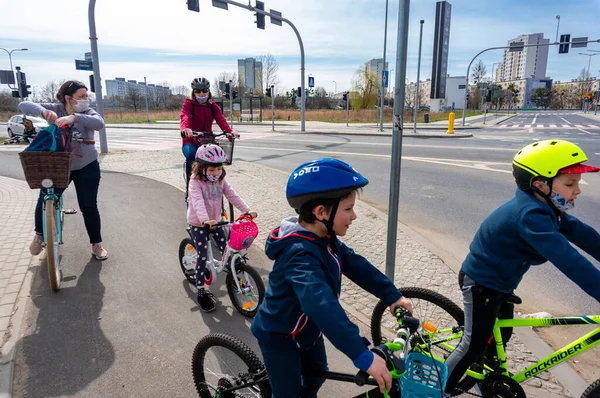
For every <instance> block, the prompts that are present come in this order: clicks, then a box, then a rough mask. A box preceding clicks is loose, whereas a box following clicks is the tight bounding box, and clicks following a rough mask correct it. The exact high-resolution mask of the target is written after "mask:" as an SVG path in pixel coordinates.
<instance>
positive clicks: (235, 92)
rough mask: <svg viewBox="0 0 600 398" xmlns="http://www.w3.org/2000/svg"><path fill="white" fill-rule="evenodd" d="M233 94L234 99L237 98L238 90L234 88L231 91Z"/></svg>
mask: <svg viewBox="0 0 600 398" xmlns="http://www.w3.org/2000/svg"><path fill="white" fill-rule="evenodd" d="M231 95H233V99H236V98H237V97H238V92H237V91H235V90H233V91H232V92H231Z"/></svg>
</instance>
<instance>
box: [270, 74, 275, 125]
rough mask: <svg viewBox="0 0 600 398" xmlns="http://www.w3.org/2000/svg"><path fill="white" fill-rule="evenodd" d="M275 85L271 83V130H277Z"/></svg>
mask: <svg viewBox="0 0 600 398" xmlns="http://www.w3.org/2000/svg"><path fill="white" fill-rule="evenodd" d="M274 87H275V85H273V84H271V131H275V92H274V90H273V88H274Z"/></svg>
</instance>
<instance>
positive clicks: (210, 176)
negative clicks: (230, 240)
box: [187, 144, 256, 312]
mask: <svg viewBox="0 0 600 398" xmlns="http://www.w3.org/2000/svg"><path fill="white" fill-rule="evenodd" d="M226 160H227V158H226V156H225V152H223V149H221V147H220V146H218V145H214V144H206V145H202V146H200V147H199V148H198V151H197V152H196V160H195V161H194V164H193V165H192V174H191V178H190V186H189V203H188V212H187V222H188V224H190V226H191V227H192V238H193V239H194V245H195V246H196V252H197V253H198V259H197V261H196V287H197V288H198V304H199V305H200V309H201V310H202V311H204V312H211V311H213V310H214V309H215V304H216V299H215V297H214V296H213V295H212V294H211V293H209V292H207V291H206V290H205V289H204V270H205V268H206V261H207V258H208V245H209V235H210V234H212V235H213V236H214V237H215V241H216V243H217V244H218V246H219V250H220V251H221V253H223V252H224V251H225V247H226V246H227V236H226V235H225V231H223V229H222V228H220V227H214V225H215V224H216V223H217V222H218V221H219V220H220V219H221V213H222V203H223V195H225V197H226V198H227V200H228V201H229V203H231V204H233V205H234V206H235V207H236V208H237V209H238V210H239V211H241V212H242V213H248V214H250V215H251V216H252V217H256V212H254V211H250V207H248V205H247V204H246V202H244V200H243V199H242V198H240V196H239V195H238V194H237V193H236V192H235V191H234V190H233V188H231V186H230V185H229V183H228V182H227V181H226V180H225V174H226V173H225V169H224V168H223V163H225V162H226Z"/></svg>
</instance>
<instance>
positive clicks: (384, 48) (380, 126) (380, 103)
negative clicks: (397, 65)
mask: <svg viewBox="0 0 600 398" xmlns="http://www.w3.org/2000/svg"><path fill="white" fill-rule="evenodd" d="M387 20H388V0H385V28H384V30H383V67H382V68H381V70H382V72H381V94H380V96H381V101H380V102H379V131H383V106H384V104H385V103H384V95H383V93H384V91H383V79H384V78H383V74H384V73H385V72H386V71H387V68H386V67H385V53H386V51H385V50H386V46H387ZM389 78H390V77H389V76H388V77H387V79H388V81H389ZM388 84H389V83H388Z"/></svg>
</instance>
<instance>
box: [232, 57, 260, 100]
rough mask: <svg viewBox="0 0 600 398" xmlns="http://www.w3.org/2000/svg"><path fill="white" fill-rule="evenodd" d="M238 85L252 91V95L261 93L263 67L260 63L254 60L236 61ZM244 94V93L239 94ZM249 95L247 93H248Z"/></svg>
mask: <svg viewBox="0 0 600 398" xmlns="http://www.w3.org/2000/svg"><path fill="white" fill-rule="evenodd" d="M238 79H239V85H240V86H241V87H245V88H246V89H250V88H251V89H253V93H254V94H262V92H263V67H262V62H260V61H257V60H256V59H254V58H246V59H238ZM241 94H246V93H241ZM248 94H249V93H248Z"/></svg>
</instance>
